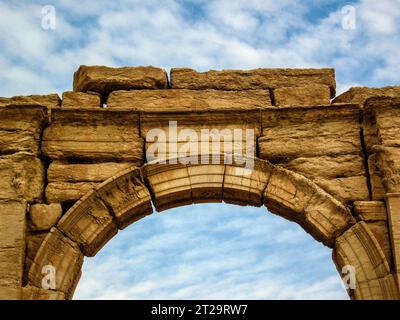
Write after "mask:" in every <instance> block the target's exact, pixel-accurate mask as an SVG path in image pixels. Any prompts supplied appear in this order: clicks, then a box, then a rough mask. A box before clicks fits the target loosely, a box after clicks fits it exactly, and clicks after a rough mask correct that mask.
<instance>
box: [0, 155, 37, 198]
mask: <svg viewBox="0 0 400 320" xmlns="http://www.w3.org/2000/svg"><path fill="white" fill-rule="evenodd" d="M0 177H1V179H0V199H15V198H25V199H26V200H28V201H32V200H40V199H41V198H42V193H43V183H44V167H43V164H42V162H41V161H40V159H38V158H36V157H35V156H34V155H32V154H29V153H27V152H19V153H15V154H11V155H6V156H1V157H0Z"/></svg>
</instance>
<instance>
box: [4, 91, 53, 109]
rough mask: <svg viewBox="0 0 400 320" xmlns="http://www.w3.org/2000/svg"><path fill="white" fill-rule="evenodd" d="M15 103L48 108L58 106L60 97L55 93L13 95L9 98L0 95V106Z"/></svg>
mask: <svg viewBox="0 0 400 320" xmlns="http://www.w3.org/2000/svg"><path fill="white" fill-rule="evenodd" d="M8 105H16V106H34V105H37V106H44V107H47V108H49V109H53V108H59V107H60V106H61V99H60V97H59V96H58V94H57V93H52V94H47V95H38V94H36V95H30V96H15V97H11V98H2V97H0V107H4V106H8Z"/></svg>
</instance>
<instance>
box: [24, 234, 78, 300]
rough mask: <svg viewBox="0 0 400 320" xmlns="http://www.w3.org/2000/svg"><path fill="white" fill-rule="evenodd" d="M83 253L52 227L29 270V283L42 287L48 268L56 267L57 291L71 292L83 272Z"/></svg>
mask: <svg viewBox="0 0 400 320" xmlns="http://www.w3.org/2000/svg"><path fill="white" fill-rule="evenodd" d="M82 263H83V255H82V253H81V251H80V249H79V246H78V245H77V244H76V243H75V242H73V241H72V240H70V239H69V238H67V237H65V236H64V235H63V234H62V233H61V232H60V231H58V230H57V229H56V228H52V229H51V231H50V232H49V233H48V235H47V236H46V238H45V239H44V241H43V243H42V245H41V247H40V248H39V251H38V252H37V255H36V257H35V260H34V262H33V263H32V266H31V268H30V270H29V274H28V281H29V285H33V286H35V287H38V288H42V281H43V279H44V277H46V275H47V272H46V268H49V266H52V267H54V268H55V285H56V288H55V290H56V291H61V292H64V293H66V294H71V291H73V288H74V286H75V284H76V281H77V279H79V277H80V274H81V267H82Z"/></svg>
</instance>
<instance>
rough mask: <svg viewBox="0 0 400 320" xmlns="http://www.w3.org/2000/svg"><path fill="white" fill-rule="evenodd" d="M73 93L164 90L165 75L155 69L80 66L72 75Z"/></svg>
mask: <svg viewBox="0 0 400 320" xmlns="http://www.w3.org/2000/svg"><path fill="white" fill-rule="evenodd" d="M73 87H74V91H82V92H87V91H94V92H99V93H101V94H103V95H107V94H108V93H109V92H111V91H116V90H132V89H166V88H167V87H168V80H167V74H166V72H165V70H164V69H160V68H156V67H152V66H149V67H123V68H110V67H105V66H80V67H79V69H78V70H77V71H76V72H75V73H74V85H73Z"/></svg>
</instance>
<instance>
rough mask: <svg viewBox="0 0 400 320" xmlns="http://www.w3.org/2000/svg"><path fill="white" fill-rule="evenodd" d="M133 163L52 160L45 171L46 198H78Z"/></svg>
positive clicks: (52, 199) (49, 200)
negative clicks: (46, 181) (72, 162)
mask: <svg viewBox="0 0 400 320" xmlns="http://www.w3.org/2000/svg"><path fill="white" fill-rule="evenodd" d="M133 164H134V163H129V162H122V163H117V162H104V163H85V164H71V163H65V162H60V161H53V162H52V163H51V164H50V166H49V168H48V171H47V180H48V184H47V187H46V199H47V201H48V202H65V201H76V200H79V199H80V198H81V197H83V196H84V195H85V194H86V193H87V192H89V191H90V190H92V189H93V188H95V187H96V186H98V184H99V183H101V182H103V181H105V180H107V179H108V178H110V177H112V176H114V175H116V174H117V173H118V172H120V171H123V170H124V169H126V168H129V167H131V166H132V165H133Z"/></svg>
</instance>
